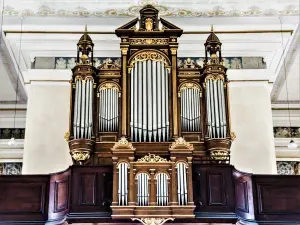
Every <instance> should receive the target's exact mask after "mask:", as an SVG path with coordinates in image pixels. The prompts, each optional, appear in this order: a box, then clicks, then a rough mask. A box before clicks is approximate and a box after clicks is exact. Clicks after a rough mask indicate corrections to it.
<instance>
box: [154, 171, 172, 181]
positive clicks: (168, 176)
mask: <svg viewBox="0 0 300 225" xmlns="http://www.w3.org/2000/svg"><path fill="white" fill-rule="evenodd" d="M160 174H166V175H167V178H168V180H170V179H171V176H170V174H168V173H167V172H165V171H158V172H157V173H156V174H155V175H154V179H155V180H157V176H158V175H160Z"/></svg>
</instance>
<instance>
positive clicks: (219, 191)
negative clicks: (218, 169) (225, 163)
mask: <svg viewBox="0 0 300 225" xmlns="http://www.w3.org/2000/svg"><path fill="white" fill-rule="evenodd" d="M207 177H208V186H209V189H208V202H209V203H208V204H209V205H226V197H225V193H224V191H225V189H224V181H223V179H224V177H223V174H222V173H210V172H209V173H208V174H207Z"/></svg>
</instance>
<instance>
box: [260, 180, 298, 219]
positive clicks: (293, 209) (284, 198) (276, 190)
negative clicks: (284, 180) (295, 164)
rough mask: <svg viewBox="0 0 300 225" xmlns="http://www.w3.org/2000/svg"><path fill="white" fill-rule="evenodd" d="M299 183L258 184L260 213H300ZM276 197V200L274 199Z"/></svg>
mask: <svg viewBox="0 0 300 225" xmlns="http://www.w3.org/2000/svg"><path fill="white" fill-rule="evenodd" d="M299 190H300V189H299V185H298V186H294V185H293V184H285V185H284V184H281V185H276V186H272V185H268V184H257V192H258V199H259V200H260V201H259V208H258V210H259V213H264V214H278V213H279V214H285V213H288V214H296V213H300V198H299V197H300V195H299V194H298V192H299ZM274 198H275V199H276V201H274Z"/></svg>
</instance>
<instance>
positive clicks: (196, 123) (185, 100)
mask: <svg viewBox="0 0 300 225" xmlns="http://www.w3.org/2000/svg"><path fill="white" fill-rule="evenodd" d="M180 103H181V104H180V109H181V130H182V131H184V132H197V131H200V124H201V117H200V91H199V89H196V88H184V89H183V90H182V91H181V98H180Z"/></svg>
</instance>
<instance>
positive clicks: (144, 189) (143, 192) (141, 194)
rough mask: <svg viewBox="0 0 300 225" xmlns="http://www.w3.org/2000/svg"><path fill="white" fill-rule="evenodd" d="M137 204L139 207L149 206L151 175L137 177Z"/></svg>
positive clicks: (141, 174)
mask: <svg viewBox="0 0 300 225" xmlns="http://www.w3.org/2000/svg"><path fill="white" fill-rule="evenodd" d="M137 203H138V205H139V206H148V205H149V175H148V174H147V173H140V174H138V176H137Z"/></svg>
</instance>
